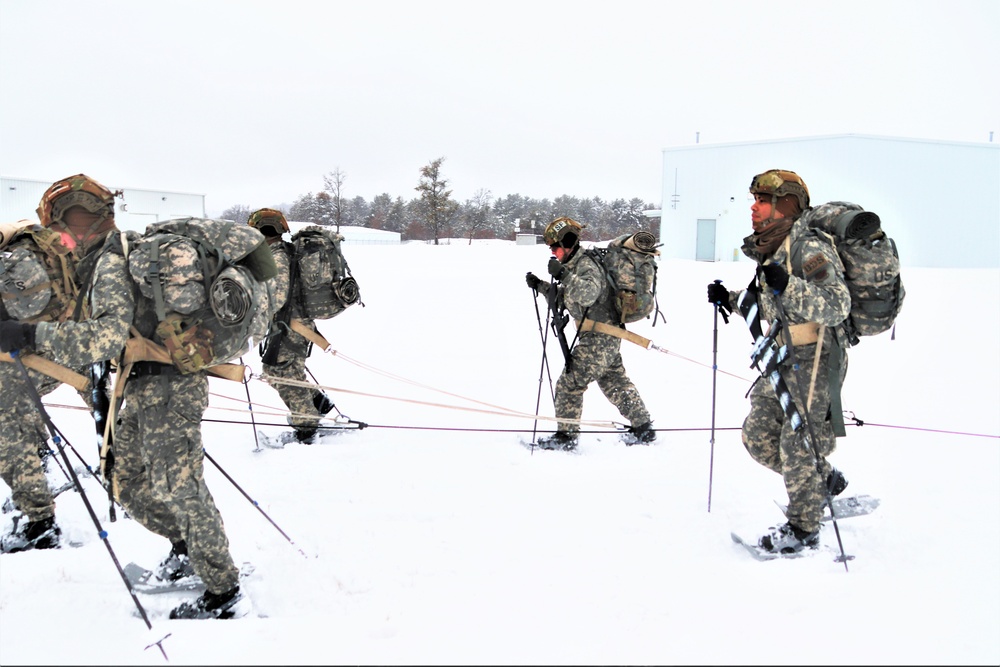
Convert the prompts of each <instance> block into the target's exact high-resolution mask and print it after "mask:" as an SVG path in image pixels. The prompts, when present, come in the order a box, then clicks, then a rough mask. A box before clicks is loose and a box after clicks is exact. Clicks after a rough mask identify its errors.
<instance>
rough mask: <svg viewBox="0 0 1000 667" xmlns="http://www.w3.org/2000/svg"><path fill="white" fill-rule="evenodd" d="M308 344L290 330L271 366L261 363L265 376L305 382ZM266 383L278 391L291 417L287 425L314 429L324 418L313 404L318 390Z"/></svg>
mask: <svg viewBox="0 0 1000 667" xmlns="http://www.w3.org/2000/svg"><path fill="white" fill-rule="evenodd" d="M310 345H311V343H310V342H309V341H308V340H306V339H305V338H304V337H303V336H300V335H299V334H297V333H295V332H294V331H289V332H288V334H287V335H286V336H285V339H284V340H283V341H282V342H281V348H280V349H279V351H278V359H277V362H276V363H275V364H274V365H271V364H263V366H262V367H263V369H264V373H265V374H267V375H273V376H274V377H276V378H281V379H285V380H295V381H297V382H305V381H306V359H307V358H308V357H309V351H310ZM267 383H268V384H269V385H270V386H271V387H272V388H273V389H274V390H275V391H277V392H278V396H280V397H281V401H282V403H284V404H285V407H286V408H288V410H289V412H291V413H292V414H290V415H288V423H289V425H291V426H292V427H294V428H315V427H316V425H317V424H319V420H320V419H321V418H322V417H323V415H321V414H320V413H319V410H317V409H316V405H315V404H314V403H313V400H314V398H315V397H316V395H317V393H318V392H317V390H316V389H314V388H311V387H299V386H295V385H290V384H285V383H284V382H280V381H277V382H275V381H271V380H268V381H267Z"/></svg>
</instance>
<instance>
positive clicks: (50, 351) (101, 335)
mask: <svg viewBox="0 0 1000 667" xmlns="http://www.w3.org/2000/svg"><path fill="white" fill-rule="evenodd" d="M126 234H127V236H128V242H129V243H136V242H137V241H138V234H136V233H135V232H126ZM94 261H96V267H95V268H94V273H93V277H92V278H91V282H90V286H89V289H88V288H87V286H84V288H83V289H86V290H87V295H86V298H87V302H88V304H89V307H90V317H89V318H88V319H86V320H83V321H80V322H74V321H72V320H69V321H66V322H58V323H57V322H40V323H39V324H38V325H37V327H36V329H35V351H36V352H38V353H40V354H42V355H44V356H46V357H48V358H49V359H52V360H53V361H55V362H56V363H60V364H63V365H64V366H69V367H70V368H77V367H82V366H86V365H89V364H92V363H95V362H98V361H103V360H105V359H111V358H114V357H117V356H118V355H119V353H120V352H121V350H122V348H123V347H124V346H125V341H126V339H127V338H128V333H129V325H131V324H132V319H133V314H134V311H135V302H136V289H135V287H134V283H133V282H132V278H131V277H130V276H129V273H128V267H127V265H126V264H127V260H126V258H125V254H124V252H123V249H122V242H121V234H120V233H119V232H118V231H117V230H113V231H112V232H111V233H109V234H108V236H107V238H106V239H105V240H104V244H103V245H102V246H101V248H100V250H98V251H97V253H96V254H95V255H94Z"/></svg>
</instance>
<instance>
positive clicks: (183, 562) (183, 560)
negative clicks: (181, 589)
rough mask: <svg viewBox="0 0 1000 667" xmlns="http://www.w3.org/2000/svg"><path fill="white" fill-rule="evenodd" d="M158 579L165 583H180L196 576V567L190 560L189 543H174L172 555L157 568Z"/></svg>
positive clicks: (181, 541)
mask: <svg viewBox="0 0 1000 667" xmlns="http://www.w3.org/2000/svg"><path fill="white" fill-rule="evenodd" d="M154 574H155V575H156V578H157V579H159V580H160V581H163V582H172V581H180V580H181V579H187V578H188V577H193V576H194V566H193V565H191V559H190V558H188V551H187V543H186V542H185V541H184V540H180V541H179V542H174V543H173V544H172V545H171V547H170V553H169V554H167V557H166V558H164V559H163V560H162V561H160V564H159V565H157V566H156V572H155V573H154Z"/></svg>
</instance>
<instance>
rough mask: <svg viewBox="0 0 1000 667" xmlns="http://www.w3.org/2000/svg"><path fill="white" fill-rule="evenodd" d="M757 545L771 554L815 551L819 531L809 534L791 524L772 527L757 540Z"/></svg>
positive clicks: (817, 544)
mask: <svg viewBox="0 0 1000 667" xmlns="http://www.w3.org/2000/svg"><path fill="white" fill-rule="evenodd" d="M757 545H758V546H759V547H760V548H761V549H764V550H765V551H770V552H771V553H782V554H793V553H798V552H799V551H802V550H803V549H815V548H816V547H818V546H819V531H818V530H817V531H814V532H812V533H810V532H807V531H804V530H802V529H801V528H799V527H798V526H796V525H793V524H792V523H791V522H789V523H783V524H781V525H780V526H774V527H772V528H771V529H770V531H769V532H768V533H767V535H764V536H763V537H761V538H760V540H758V542H757Z"/></svg>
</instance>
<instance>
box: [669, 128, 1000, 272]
mask: <svg viewBox="0 0 1000 667" xmlns="http://www.w3.org/2000/svg"><path fill="white" fill-rule="evenodd" d="M768 169H788V170H791V171H794V172H795V173H797V174H798V175H799V176H801V177H802V179H803V180H804V181H805V182H806V185H807V186H808V187H809V193H810V199H811V202H812V204H813V205H818V204H822V203H824V202H828V201H849V202H853V203H855V204H858V205H859V206H862V207H863V208H865V209H866V210H869V211H874V212H875V213H877V214H878V215H879V217H880V218H881V219H882V228H883V229H884V230H886V233H888V234H889V235H890V236H892V237H893V238H894V239H895V240H896V243H897V245H898V247H899V253H900V261H901V262H902V263H903V265H904V266H907V265H908V266H921V267H967V268H987V267H989V268H995V267H1000V145H997V144H993V143H982V144H977V143H958V142H944V141H930V140H919V139H903V138H894V137H878V136H867V135H857V134H845V135H831V136H821V137H805V138H797V139H782V140H772V141H757V142H744V143H731V144H694V145H690V146H680V147H674V148H665V149H663V210H662V216H661V219H660V241H661V242H662V243H663V246H662V247H661V248H660V251H661V253H662V255H663V256H664V257H671V258H677V259H697V260H704V261H734V260H745V261H749V260H748V259H747V258H746V257H745V256H744V255H743V253H742V252H740V247H741V246H742V242H743V238H744V237H745V236H746V235H747V234H749V233H750V232H751V228H750V204H751V201H750V199H749V194H748V189H749V187H750V180H751V179H752V178H753V176H754V175H755V174H759V173H761V172H763V171H767V170H768Z"/></svg>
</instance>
